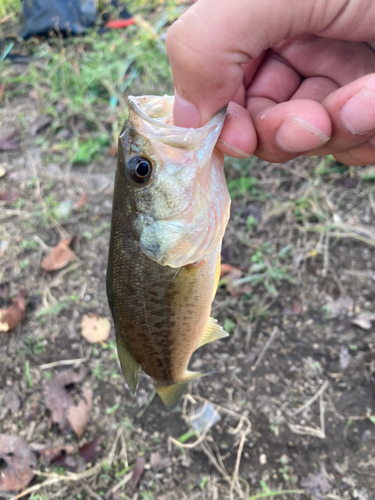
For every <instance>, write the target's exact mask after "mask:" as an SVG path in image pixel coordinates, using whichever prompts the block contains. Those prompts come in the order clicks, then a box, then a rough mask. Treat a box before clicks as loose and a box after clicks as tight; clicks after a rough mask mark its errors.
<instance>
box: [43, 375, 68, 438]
mask: <svg viewBox="0 0 375 500" xmlns="http://www.w3.org/2000/svg"><path fill="white" fill-rule="evenodd" d="M44 395H45V398H46V406H47V408H48V409H49V411H50V412H51V417H52V422H53V423H54V424H58V425H59V426H60V429H61V430H62V431H64V432H67V431H69V422H68V419H67V417H66V413H67V411H68V408H70V407H71V406H74V401H73V398H72V396H71V395H70V394H69V393H68V392H67V391H66V390H65V388H64V386H63V385H61V384H60V382H59V381H58V380H55V379H53V380H48V382H46V384H45V386H44Z"/></svg>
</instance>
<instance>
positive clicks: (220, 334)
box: [197, 318, 229, 349]
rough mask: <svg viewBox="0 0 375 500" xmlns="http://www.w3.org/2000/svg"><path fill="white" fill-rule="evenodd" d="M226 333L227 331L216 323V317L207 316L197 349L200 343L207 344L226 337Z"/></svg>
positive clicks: (200, 345)
mask: <svg viewBox="0 0 375 500" xmlns="http://www.w3.org/2000/svg"><path fill="white" fill-rule="evenodd" d="M228 335H229V333H228V332H226V331H225V330H224V328H223V327H222V326H220V325H219V324H218V322H217V319H215V318H209V320H208V323H207V326H206V329H205V331H204V333H203V335H202V338H201V340H200V342H199V345H198V347H197V349H198V348H199V347H202V345H204V344H207V343H208V342H212V341H213V340H217V339H222V338H224V337H228Z"/></svg>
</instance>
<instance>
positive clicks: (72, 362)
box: [39, 358, 87, 370]
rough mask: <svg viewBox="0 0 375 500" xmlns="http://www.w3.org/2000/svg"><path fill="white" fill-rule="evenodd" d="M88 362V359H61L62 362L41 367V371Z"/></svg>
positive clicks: (54, 362)
mask: <svg viewBox="0 0 375 500" xmlns="http://www.w3.org/2000/svg"><path fill="white" fill-rule="evenodd" d="M85 361H87V359H86V358H78V359H61V360H60V361H52V363H46V364H45V365H39V369H40V370H49V369H50V368H55V367H56V366H69V365H75V364H78V363H84V362H85Z"/></svg>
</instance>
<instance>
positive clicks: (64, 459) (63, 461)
mask: <svg viewBox="0 0 375 500" xmlns="http://www.w3.org/2000/svg"><path fill="white" fill-rule="evenodd" d="M51 463H53V464H54V465H57V466H59V467H66V468H68V469H76V467H77V462H76V460H75V459H74V457H72V456H71V455H67V454H66V453H64V452H62V453H61V455H59V456H58V457H56V458H54V459H53V460H52V462H51Z"/></svg>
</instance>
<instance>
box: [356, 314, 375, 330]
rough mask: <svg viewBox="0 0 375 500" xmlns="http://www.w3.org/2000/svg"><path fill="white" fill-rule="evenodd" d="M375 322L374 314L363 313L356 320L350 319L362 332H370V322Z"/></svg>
mask: <svg viewBox="0 0 375 500" xmlns="http://www.w3.org/2000/svg"><path fill="white" fill-rule="evenodd" d="M374 320H375V314H371V313H368V312H363V313H361V314H359V315H358V316H357V317H356V318H354V319H352V323H353V325H357V326H359V327H360V328H362V329H363V330H370V328H371V324H372V321H374Z"/></svg>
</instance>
